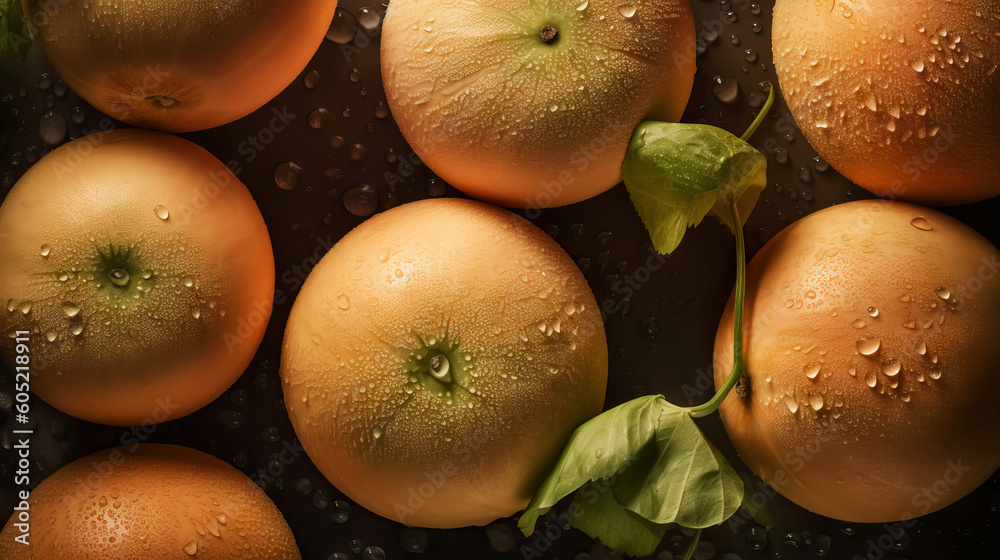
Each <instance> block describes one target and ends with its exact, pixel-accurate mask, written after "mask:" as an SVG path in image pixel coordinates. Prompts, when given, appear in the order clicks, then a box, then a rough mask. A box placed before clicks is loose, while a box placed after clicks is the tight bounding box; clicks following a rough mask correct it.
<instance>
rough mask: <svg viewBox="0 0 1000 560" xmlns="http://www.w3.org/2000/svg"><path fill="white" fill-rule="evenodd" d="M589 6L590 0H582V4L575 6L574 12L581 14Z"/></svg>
mask: <svg viewBox="0 0 1000 560" xmlns="http://www.w3.org/2000/svg"><path fill="white" fill-rule="evenodd" d="M589 4H590V0H583V4H580V5H579V6H577V7H576V11H578V12H582V11H584V10H586V9H587V6H588V5H589Z"/></svg>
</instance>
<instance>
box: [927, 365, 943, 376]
mask: <svg viewBox="0 0 1000 560" xmlns="http://www.w3.org/2000/svg"><path fill="white" fill-rule="evenodd" d="M927 377H930V378H931V379H941V367H940V366H934V367H932V368H931V369H930V371H928V372H927Z"/></svg>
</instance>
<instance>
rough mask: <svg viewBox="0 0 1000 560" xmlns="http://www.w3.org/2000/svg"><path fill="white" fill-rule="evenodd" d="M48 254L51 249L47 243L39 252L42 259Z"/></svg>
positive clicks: (50, 252)
mask: <svg viewBox="0 0 1000 560" xmlns="http://www.w3.org/2000/svg"><path fill="white" fill-rule="evenodd" d="M50 254H52V247H50V246H49V245H48V243H46V244H44V245H42V250H41V255H42V257H44V258H48V257H49V255H50Z"/></svg>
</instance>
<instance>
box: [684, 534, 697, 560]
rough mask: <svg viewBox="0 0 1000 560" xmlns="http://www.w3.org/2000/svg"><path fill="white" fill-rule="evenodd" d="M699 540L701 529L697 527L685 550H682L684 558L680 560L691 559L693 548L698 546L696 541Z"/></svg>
mask: <svg viewBox="0 0 1000 560" xmlns="http://www.w3.org/2000/svg"><path fill="white" fill-rule="evenodd" d="M700 540H701V529H697V530H696V531H695V532H694V536H693V537H691V542H690V543H689V544H688V547H687V550H685V551H684V558H683V559H682V560H691V557H692V556H694V551H695V549H697V548H698V541H700Z"/></svg>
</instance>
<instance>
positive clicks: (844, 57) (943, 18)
mask: <svg viewBox="0 0 1000 560" xmlns="http://www.w3.org/2000/svg"><path fill="white" fill-rule="evenodd" d="M773 25H774V33H773V36H772V44H773V50H774V65H775V71H776V73H777V75H778V81H779V83H780V85H781V92H782V94H783V95H784V98H785V101H786V102H787V104H788V108H789V110H790V111H791V113H792V116H793V117H794V118H795V122H796V123H797V124H798V126H799V128H800V129H801V130H802V133H803V134H804V135H805V137H806V139H807V140H808V141H809V143H810V144H811V145H812V146H813V147H814V148H815V149H816V151H817V152H818V153H819V155H821V156H823V158H825V159H826V160H827V161H828V162H829V163H830V165H832V166H833V167H834V168H835V169H836V170H837V171H839V172H840V173H842V174H843V175H844V176H846V177H847V178H848V179H850V180H851V181H853V182H855V183H857V184H858V185H860V186H861V187H863V188H865V189H867V190H868V191H871V192H872V193H874V194H877V195H879V196H882V197H886V198H891V199H899V200H906V201H910V202H918V203H921V204H931V205H940V206H951V205H956V204H965V203H969V202H975V201H978V200H983V199H986V198H990V197H993V196H996V195H997V194H1000V144H998V143H997V142H996V133H997V131H998V130H1000V105H998V104H997V103H996V92H997V91H1000V72H998V71H997V61H998V60H1000V5H998V4H997V3H996V2H993V1H990V0H969V1H964V2H939V1H936V0H910V1H908V2H906V3H905V5H903V4H900V3H899V2H893V1H890V0H866V1H864V2H802V1H801V0H778V1H777V2H775V5H774V24H773Z"/></svg>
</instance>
